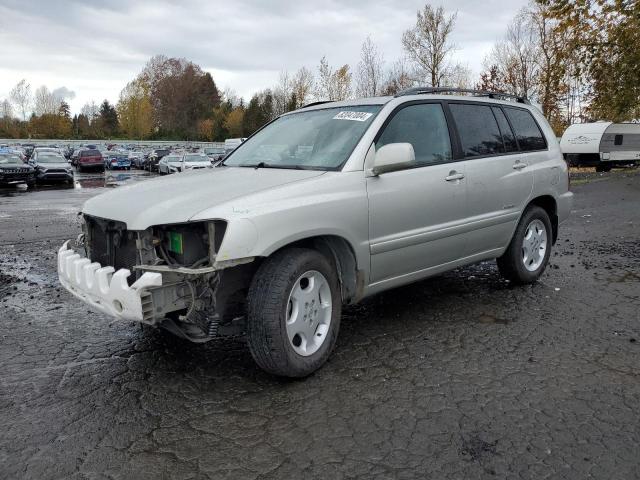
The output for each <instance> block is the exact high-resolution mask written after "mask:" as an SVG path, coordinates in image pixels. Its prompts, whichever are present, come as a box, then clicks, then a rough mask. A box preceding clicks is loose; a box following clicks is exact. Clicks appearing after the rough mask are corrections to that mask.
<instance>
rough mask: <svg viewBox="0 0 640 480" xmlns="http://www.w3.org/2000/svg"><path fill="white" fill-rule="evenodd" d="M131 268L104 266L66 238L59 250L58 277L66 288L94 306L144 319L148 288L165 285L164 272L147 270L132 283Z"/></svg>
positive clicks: (123, 315)
mask: <svg viewBox="0 0 640 480" xmlns="http://www.w3.org/2000/svg"><path fill="white" fill-rule="evenodd" d="M129 275H131V272H130V271H129V270H127V269H126V268H121V269H120V270H118V271H117V272H116V271H115V269H114V268H113V267H103V266H102V265H100V264H99V263H97V262H93V263H92V262H91V260H89V259H88V258H85V257H82V256H81V255H79V254H78V253H76V252H75V251H73V250H72V249H71V248H69V241H66V242H65V243H64V245H62V247H60V250H58V278H59V279H60V283H61V284H62V286H63V287H64V288H66V289H67V290H69V292H71V293H72V294H73V295H74V296H76V297H78V298H79V299H80V300H82V301H84V302H85V303H87V304H88V305H89V306H90V307H92V308H93V309H94V310H97V311H99V312H102V313H106V314H109V315H111V316H113V317H116V318H120V319H122V320H133V321H137V322H142V321H143V299H142V296H143V295H144V293H145V289H147V288H149V287H159V286H161V285H162V274H160V273H155V272H147V273H145V274H144V275H142V276H141V277H140V278H139V279H138V280H136V282H135V283H134V284H133V285H131V286H129V285H128V283H127V278H128V277H129Z"/></svg>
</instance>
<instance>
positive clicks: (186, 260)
mask: <svg viewBox="0 0 640 480" xmlns="http://www.w3.org/2000/svg"><path fill="white" fill-rule="evenodd" d="M225 227H226V223H225V222H197V223H183V224H175V225H163V226H160V227H155V228H154V236H155V237H156V238H157V242H156V244H157V251H158V256H159V257H160V258H162V259H163V260H164V261H165V262H166V263H167V264H168V265H174V266H183V267H189V268H197V267H204V266H209V265H211V264H212V263H213V261H214V260H215V254H216V252H217V250H218V248H219V246H220V243H221V242H222V236H223V235H224V230H225ZM210 238H213V244H212V242H211V241H210Z"/></svg>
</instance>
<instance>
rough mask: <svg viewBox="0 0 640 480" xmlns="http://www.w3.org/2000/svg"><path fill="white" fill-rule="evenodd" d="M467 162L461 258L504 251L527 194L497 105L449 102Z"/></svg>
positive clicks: (522, 163)
mask: <svg viewBox="0 0 640 480" xmlns="http://www.w3.org/2000/svg"><path fill="white" fill-rule="evenodd" d="M449 108H450V110H451V114H452V117H453V119H454V121H455V125H456V131H457V135H458V137H459V141H460V145H461V148H462V154H463V155H464V158H465V159H466V160H467V201H468V208H467V212H468V222H469V224H470V225H472V226H473V229H472V230H471V231H470V233H469V237H468V243H467V246H466V254H467V255H478V254H483V253H485V252H491V251H492V250H495V249H500V248H504V247H505V246H506V245H507V244H508V243H509V240H510V237H511V235H512V233H513V231H514V229H515V225H516V223H517V221H518V219H519V217H520V213H521V212H522V209H523V208H524V206H525V204H526V202H527V200H528V198H529V196H530V194H531V191H532V189H533V171H532V169H531V168H530V164H529V159H527V158H526V155H523V153H522V152H521V151H520V149H519V147H518V141H517V138H516V135H515V134H514V132H513V129H512V127H511V124H510V122H509V120H508V118H507V116H506V115H505V112H504V111H503V109H502V107H501V106H499V105H495V104H494V105H492V104H482V103H475V102H474V103H471V102H468V103H465V102H450V103H449Z"/></svg>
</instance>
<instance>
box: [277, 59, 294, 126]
mask: <svg viewBox="0 0 640 480" xmlns="http://www.w3.org/2000/svg"><path fill="white" fill-rule="evenodd" d="M292 96H293V84H292V82H291V78H290V77H289V72H287V71H286V70H283V71H281V72H280V78H279V80H278V84H277V85H276V86H275V87H274V88H273V112H274V114H275V115H282V114H283V113H285V112H288V111H289V110H292V108H290V107H292V106H293V105H292V102H291V100H292Z"/></svg>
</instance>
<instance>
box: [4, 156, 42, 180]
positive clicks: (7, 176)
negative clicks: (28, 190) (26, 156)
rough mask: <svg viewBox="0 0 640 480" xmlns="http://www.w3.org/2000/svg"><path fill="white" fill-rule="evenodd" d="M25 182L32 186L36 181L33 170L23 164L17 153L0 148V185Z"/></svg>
mask: <svg viewBox="0 0 640 480" xmlns="http://www.w3.org/2000/svg"><path fill="white" fill-rule="evenodd" d="M19 183H26V184H27V185H29V186H33V185H35V183H36V178H35V170H34V168H33V167H32V166H31V165H28V164H25V163H24V162H23V161H22V158H20V155H18V154H17V153H13V152H10V151H9V150H7V149H2V150H0V185H1V186H7V185H16V184H19Z"/></svg>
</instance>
